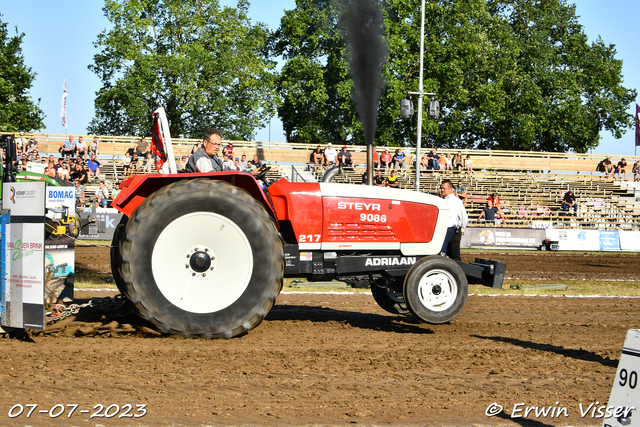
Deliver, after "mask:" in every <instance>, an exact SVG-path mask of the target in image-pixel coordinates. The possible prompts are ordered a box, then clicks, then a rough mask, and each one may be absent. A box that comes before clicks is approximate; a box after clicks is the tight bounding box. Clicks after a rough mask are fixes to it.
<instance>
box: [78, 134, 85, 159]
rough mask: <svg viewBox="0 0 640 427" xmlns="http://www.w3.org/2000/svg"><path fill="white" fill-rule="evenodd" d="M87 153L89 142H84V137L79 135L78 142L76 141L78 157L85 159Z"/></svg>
mask: <svg viewBox="0 0 640 427" xmlns="http://www.w3.org/2000/svg"><path fill="white" fill-rule="evenodd" d="M86 155H87V143H86V142H84V140H83V139H82V137H81V136H80V137H78V142H76V157H77V158H78V159H84V158H85V156H86Z"/></svg>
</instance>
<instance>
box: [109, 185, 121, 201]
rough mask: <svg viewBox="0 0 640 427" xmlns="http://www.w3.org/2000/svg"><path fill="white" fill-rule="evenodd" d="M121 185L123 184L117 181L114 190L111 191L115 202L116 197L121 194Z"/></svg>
mask: <svg viewBox="0 0 640 427" xmlns="http://www.w3.org/2000/svg"><path fill="white" fill-rule="evenodd" d="M120 184H121V182H119V181H116V182H115V184H114V185H113V188H112V189H111V201H113V200H115V199H116V197H118V194H120Z"/></svg>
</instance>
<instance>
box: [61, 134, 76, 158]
mask: <svg viewBox="0 0 640 427" xmlns="http://www.w3.org/2000/svg"><path fill="white" fill-rule="evenodd" d="M60 154H62V157H64V156H66V155H69V156H74V155H75V154H76V143H75V142H73V135H69V140H68V141H64V142H63V143H62V144H60Z"/></svg>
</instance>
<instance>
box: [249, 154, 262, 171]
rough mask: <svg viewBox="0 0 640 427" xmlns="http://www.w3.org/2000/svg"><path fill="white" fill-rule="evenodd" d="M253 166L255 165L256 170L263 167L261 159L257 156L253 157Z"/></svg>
mask: <svg viewBox="0 0 640 427" xmlns="http://www.w3.org/2000/svg"><path fill="white" fill-rule="evenodd" d="M251 164H253V166H255V167H256V168H261V167H262V162H261V161H260V159H258V155H257V154H254V155H253V160H252V161H251Z"/></svg>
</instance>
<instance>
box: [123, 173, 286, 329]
mask: <svg viewBox="0 0 640 427" xmlns="http://www.w3.org/2000/svg"><path fill="white" fill-rule="evenodd" d="M125 230H126V231H125V237H124V239H122V240H121V244H120V255H121V257H122V276H123V279H124V282H125V285H126V289H127V293H128V294H129V295H126V293H125V296H127V297H128V298H130V300H131V302H132V303H133V304H134V306H135V308H136V310H137V311H138V313H139V314H140V315H141V316H143V317H144V318H145V319H147V320H148V321H150V322H151V323H152V324H154V325H155V326H156V327H157V328H158V329H159V330H161V331H163V332H165V333H179V334H182V335H184V336H192V335H200V336H204V337H207V338H219V337H224V338H231V337H234V336H237V335H241V334H244V333H246V332H247V331H249V330H250V329H252V328H254V327H255V326H257V325H258V324H259V323H260V322H261V321H262V319H263V318H264V316H265V315H266V314H267V313H268V312H269V311H270V310H271V307H273V304H274V302H275V299H276V297H277V295H278V293H279V292H280V290H281V289H282V279H283V273H284V250H283V246H282V240H281V239H280V235H279V234H278V231H277V229H276V226H275V223H274V221H273V220H272V218H271V217H270V216H269V215H268V214H267V212H266V211H265V210H264V208H263V206H262V205H261V204H260V203H258V201H256V200H255V199H253V198H252V197H251V196H250V195H249V194H248V193H247V192H245V191H244V190H242V189H240V188H238V187H234V186H232V185H231V184H229V183H226V182H223V181H212V180H209V179H195V180H189V181H186V180H185V181H178V182H176V183H173V184H170V185H168V186H166V187H164V188H162V189H161V190H159V191H157V192H156V193H154V194H152V195H151V196H150V197H148V198H147V199H146V200H145V201H144V202H143V203H142V204H141V205H140V206H139V207H138V208H137V209H136V211H135V213H134V215H132V216H131V218H130V219H129V221H128V222H127V225H126V229H125Z"/></svg>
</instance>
